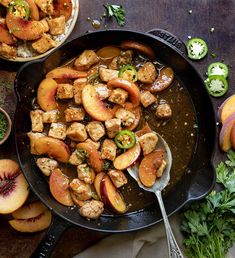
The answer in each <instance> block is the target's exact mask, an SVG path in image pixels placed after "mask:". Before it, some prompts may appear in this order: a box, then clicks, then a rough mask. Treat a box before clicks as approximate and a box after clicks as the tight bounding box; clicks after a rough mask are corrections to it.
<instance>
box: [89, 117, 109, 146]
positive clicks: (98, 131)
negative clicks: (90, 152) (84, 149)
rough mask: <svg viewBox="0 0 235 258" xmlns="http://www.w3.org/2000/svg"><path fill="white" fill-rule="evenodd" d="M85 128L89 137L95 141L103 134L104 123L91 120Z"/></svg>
mask: <svg viewBox="0 0 235 258" xmlns="http://www.w3.org/2000/svg"><path fill="white" fill-rule="evenodd" d="M86 130H87V132H88V134H89V135H90V137H91V139H92V140H93V141H95V142H97V141H98V140H99V139H100V138H101V137H103V136H104V135H105V129H104V125H103V124H102V123H101V122H97V121H92V122H90V123H88V124H87V125H86Z"/></svg>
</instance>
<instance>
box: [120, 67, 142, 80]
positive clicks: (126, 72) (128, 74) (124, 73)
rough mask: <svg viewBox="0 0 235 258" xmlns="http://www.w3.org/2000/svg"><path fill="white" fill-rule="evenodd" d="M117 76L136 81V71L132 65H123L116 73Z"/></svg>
mask: <svg viewBox="0 0 235 258" xmlns="http://www.w3.org/2000/svg"><path fill="white" fill-rule="evenodd" d="M118 77H120V78H123V79H125V80H128V81H133V82H136V81H137V71H136V68H135V67H134V66H132V65H124V66H123V67H122V68H121V69H120V71H119V74H118Z"/></svg>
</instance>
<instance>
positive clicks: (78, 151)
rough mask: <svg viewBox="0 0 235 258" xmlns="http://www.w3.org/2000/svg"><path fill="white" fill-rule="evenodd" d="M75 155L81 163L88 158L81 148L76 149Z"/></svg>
mask: <svg viewBox="0 0 235 258" xmlns="http://www.w3.org/2000/svg"><path fill="white" fill-rule="evenodd" d="M76 154H77V155H78V157H79V158H80V159H82V160H83V162H85V161H86V160H87V159H88V156H89V155H88V153H87V152H86V151H85V150H84V149H82V148H77V153H76Z"/></svg>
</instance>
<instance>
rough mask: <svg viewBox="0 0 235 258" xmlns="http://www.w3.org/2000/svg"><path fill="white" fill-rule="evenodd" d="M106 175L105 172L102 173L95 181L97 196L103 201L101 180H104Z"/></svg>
mask: <svg viewBox="0 0 235 258" xmlns="http://www.w3.org/2000/svg"><path fill="white" fill-rule="evenodd" d="M105 175H106V174H105V173H104V172H100V173H98V174H97V175H96V177H95V181H94V187H95V190H96V193H97V195H98V196H99V198H100V199H101V194H100V184H101V180H102V179H103V177H104V176H105Z"/></svg>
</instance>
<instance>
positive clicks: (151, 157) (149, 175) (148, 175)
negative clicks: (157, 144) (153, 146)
mask: <svg viewBox="0 0 235 258" xmlns="http://www.w3.org/2000/svg"><path fill="white" fill-rule="evenodd" d="M163 155H164V150H162V149H158V150H155V151H154V152H152V153H149V154H148V155H146V156H145V157H144V158H143V159H142V161H141V163H140V166H139V179H140V181H141V183H142V184H143V185H144V186H146V187H151V186H153V185H154V183H155V181H156V178H157V170H158V169H159V168H160V166H161V164H162V162H163Z"/></svg>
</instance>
